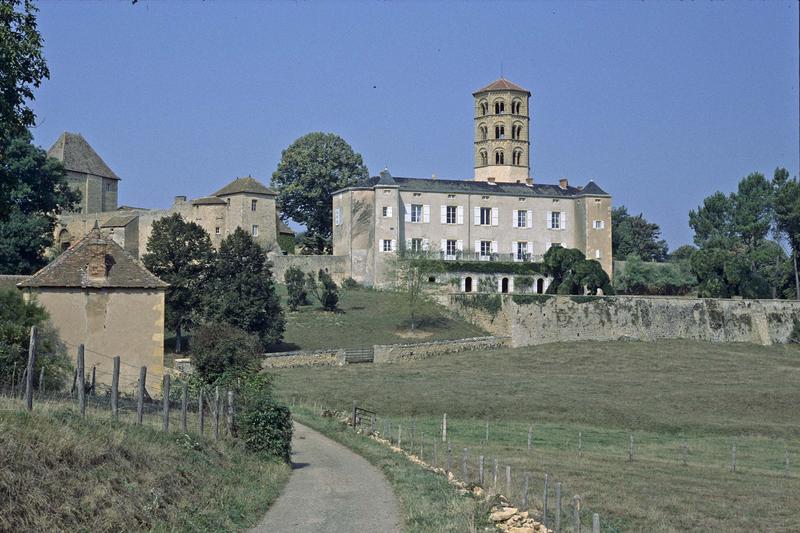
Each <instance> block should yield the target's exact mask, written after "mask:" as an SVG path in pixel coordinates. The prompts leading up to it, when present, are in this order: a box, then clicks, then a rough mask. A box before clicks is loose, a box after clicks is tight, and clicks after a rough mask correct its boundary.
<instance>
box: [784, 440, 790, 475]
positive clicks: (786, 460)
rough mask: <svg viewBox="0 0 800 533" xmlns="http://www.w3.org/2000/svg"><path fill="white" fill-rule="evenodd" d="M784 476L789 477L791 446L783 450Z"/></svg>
mask: <svg viewBox="0 0 800 533" xmlns="http://www.w3.org/2000/svg"><path fill="white" fill-rule="evenodd" d="M783 476H784V477H787V478H788V477H789V447H788V446H787V447H786V448H784V450H783Z"/></svg>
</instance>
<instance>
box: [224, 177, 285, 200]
mask: <svg viewBox="0 0 800 533" xmlns="http://www.w3.org/2000/svg"><path fill="white" fill-rule="evenodd" d="M248 193H249V194H266V195H272V196H275V195H277V193H276V192H275V191H274V190H272V189H270V188H269V187H267V186H266V185H264V184H263V183H261V182H260V181H258V180H256V179H255V178H253V177H252V176H247V177H245V178H236V179H235V180H233V181H232V182H230V183H229V184H227V185H226V186H224V187H223V188H221V189H220V190H218V191H217V192H215V193H214V194H212V195H211V196H229V195H231V194H248Z"/></svg>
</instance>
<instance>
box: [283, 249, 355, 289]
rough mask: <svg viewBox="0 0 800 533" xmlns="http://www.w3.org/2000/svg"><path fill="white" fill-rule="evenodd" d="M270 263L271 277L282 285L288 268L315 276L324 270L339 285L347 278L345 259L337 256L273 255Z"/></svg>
mask: <svg viewBox="0 0 800 533" xmlns="http://www.w3.org/2000/svg"><path fill="white" fill-rule="evenodd" d="M270 261H272V265H273V267H272V275H273V276H274V277H275V281H277V282H278V283H283V275H284V274H285V273H286V271H287V270H288V269H289V267H292V266H296V267H298V268H299V269H300V270H302V271H303V272H314V273H315V274H316V273H317V272H318V271H319V270H320V269H324V270H326V271H327V272H328V274H330V275H331V277H332V278H333V280H334V281H335V282H337V283H341V282H342V280H343V279H344V278H346V277H348V272H347V258H346V257H344V256H338V255H274V256H271V257H270Z"/></svg>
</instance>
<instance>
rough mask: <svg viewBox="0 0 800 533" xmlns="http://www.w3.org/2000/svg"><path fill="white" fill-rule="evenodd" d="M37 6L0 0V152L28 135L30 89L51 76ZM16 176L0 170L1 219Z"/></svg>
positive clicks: (31, 115) (7, 211) (32, 117)
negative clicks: (39, 25)
mask: <svg viewBox="0 0 800 533" xmlns="http://www.w3.org/2000/svg"><path fill="white" fill-rule="evenodd" d="M36 11H37V10H36V7H35V6H34V5H33V3H32V2H30V1H28V0H25V1H20V0H0V153H2V155H3V159H4V160H5V159H6V158H7V157H8V156H7V155H6V150H7V149H8V148H9V146H10V144H11V143H12V142H13V141H14V140H15V139H18V138H19V137H21V136H24V135H26V134H27V129H28V128H29V127H30V126H33V124H34V121H35V119H36V116H35V115H34V113H33V110H32V109H31V108H30V106H29V103H30V101H31V100H33V98H34V96H33V90H34V89H35V88H37V87H39V85H40V84H41V82H42V80H44V79H46V78H48V77H49V76H50V72H49V71H48V69H47V63H46V62H45V60H44V56H43V55H42V36H41V34H40V33H39V30H38V28H37V27H36ZM16 188H17V181H16V176H14V175H13V174H9V173H7V172H5V169H4V168H0V220H5V219H7V218H8V216H9V215H10V212H11V210H12V208H13V203H12V201H11V196H12V191H13V190H15V189H16Z"/></svg>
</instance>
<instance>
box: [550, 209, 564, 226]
mask: <svg viewBox="0 0 800 533" xmlns="http://www.w3.org/2000/svg"><path fill="white" fill-rule="evenodd" d="M550 228H552V229H561V212H560V211H553V212H552V213H550Z"/></svg>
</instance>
